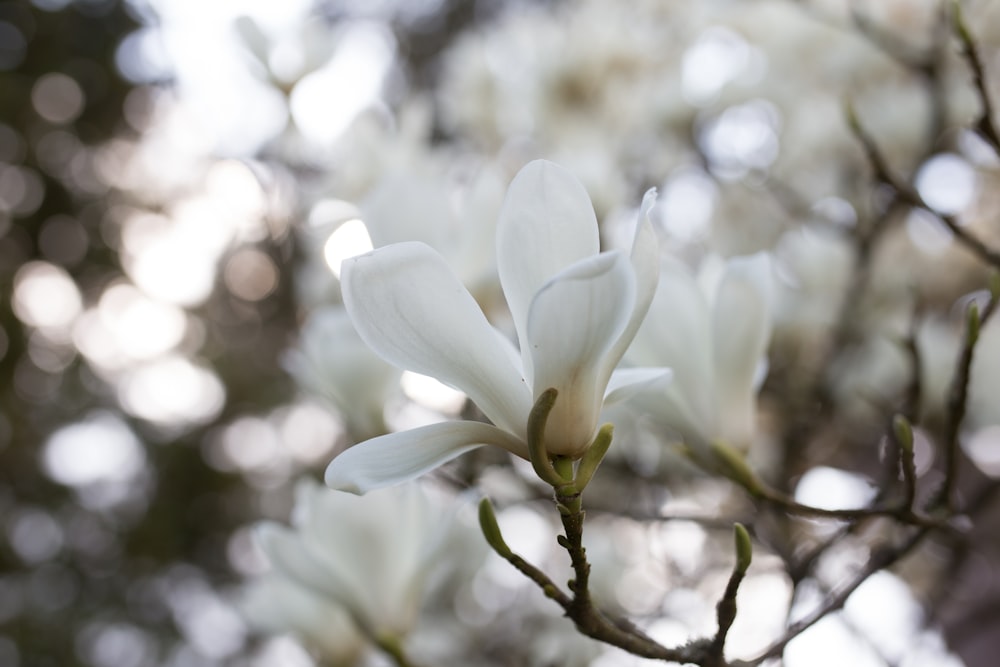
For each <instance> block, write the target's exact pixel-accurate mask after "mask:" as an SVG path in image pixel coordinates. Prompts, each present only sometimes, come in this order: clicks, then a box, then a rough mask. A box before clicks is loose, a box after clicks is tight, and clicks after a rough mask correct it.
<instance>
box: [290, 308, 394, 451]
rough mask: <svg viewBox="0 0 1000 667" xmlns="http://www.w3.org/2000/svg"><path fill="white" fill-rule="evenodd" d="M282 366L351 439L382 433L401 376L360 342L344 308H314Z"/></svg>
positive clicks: (384, 430)
mask: <svg viewBox="0 0 1000 667" xmlns="http://www.w3.org/2000/svg"><path fill="white" fill-rule="evenodd" d="M284 363H285V367H286V368H287V369H288V371H289V372H290V373H291V374H292V376H293V377H294V378H295V380H296V382H298V383H299V385H300V386H301V387H303V388H304V389H305V390H306V391H309V392H311V393H313V394H316V395H318V396H321V397H322V398H324V399H326V400H327V401H328V402H329V403H331V404H332V405H333V406H334V407H335V408H337V410H338V412H339V413H340V415H341V417H342V418H343V420H344V424H345V426H346V428H347V431H348V433H350V435H351V437H352V438H353V439H354V440H356V441H360V440H364V439H366V438H371V437H374V436H376V435H381V434H382V433H385V432H386V426H385V415H384V411H385V406H386V402H387V401H388V400H389V399H390V398H391V397H392V396H393V395H394V394H396V393H398V390H399V380H400V376H401V375H402V372H401V371H400V370H399V369H397V368H395V367H394V366H391V365H389V364H387V363H386V362H384V361H383V360H382V359H381V357H379V356H378V355H376V354H374V353H373V352H372V351H371V349H370V348H369V347H368V346H367V345H365V344H364V342H363V341H362V340H361V338H360V337H359V336H358V333H357V332H356V331H355V330H354V326H353V325H352V324H351V318H350V317H349V316H348V315H347V311H345V310H344V309H343V308H339V307H326V308H317V309H316V310H314V311H313V312H312V313H311V314H310V315H309V318H308V319H307V320H306V322H305V324H303V326H302V330H301V334H300V337H299V341H298V344H297V346H296V347H294V348H292V349H291V350H289V351H288V352H287V353H286V355H285V359H284Z"/></svg>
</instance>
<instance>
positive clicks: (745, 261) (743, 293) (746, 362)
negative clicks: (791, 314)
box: [712, 253, 772, 447]
mask: <svg viewBox="0 0 1000 667" xmlns="http://www.w3.org/2000/svg"><path fill="white" fill-rule="evenodd" d="M771 289H772V282H771V263H770V259H769V257H768V256H767V255H765V254H763V253H759V254H757V255H754V256H752V257H747V258H738V259H733V260H730V261H729V262H728V265H727V267H726V273H725V276H724V277H723V278H722V282H721V283H720V284H719V291H718V293H717V295H716V299H715V306H714V309H713V317H712V319H713V321H712V328H713V331H712V338H713V342H714V346H715V376H716V379H715V385H716V401H717V409H718V414H719V418H720V424H719V426H720V432H719V433H718V435H719V436H720V437H722V438H723V439H725V440H727V441H728V442H729V443H730V444H731V445H733V446H735V447H746V446H748V445H749V444H750V443H749V439H750V438H751V437H752V436H753V431H754V413H755V406H756V400H755V394H756V391H755V387H754V375H755V373H756V371H757V367H758V364H759V363H760V360H761V357H762V356H763V355H764V353H765V352H766V350H767V344H768V341H769V340H770V337H771V319H772V315H771Z"/></svg>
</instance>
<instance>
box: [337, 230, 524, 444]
mask: <svg viewBox="0 0 1000 667" xmlns="http://www.w3.org/2000/svg"><path fill="white" fill-rule="evenodd" d="M341 278H342V280H343V284H342V289H343V293H344V305H345V306H346V307H347V311H348V312H349V313H350V314H351V319H352V320H353V321H354V325H355V327H356V328H357V331H358V334H359V335H360V336H361V338H362V339H363V340H364V341H365V342H366V343H367V344H368V345H369V346H371V348H372V349H373V350H375V351H376V352H377V353H378V354H379V355H381V356H382V358H383V359H385V360H386V361H388V362H390V363H392V364H395V365H397V366H399V367H401V368H405V369H407V370H411V371H415V372H417V373H423V374H424V375H430V376H431V377H434V378H437V379H438V380H441V381H442V382H444V383H446V384H450V385H452V386H454V387H458V388H459V389H461V390H462V391H464V392H465V393H466V394H467V395H468V396H469V398H471V399H472V400H473V402H475V404H476V405H477V406H479V409H480V410H482V411H483V413H485V414H486V416H487V417H489V418H490V419H491V420H492V421H493V423H495V424H496V425H497V426H499V427H501V428H504V429H506V430H508V431H510V432H512V433H515V434H517V435H519V436H520V435H522V434H523V433H524V428H525V421H526V419H527V415H528V412H529V411H530V410H531V396H530V394H529V391H528V388H527V385H526V384H525V382H524V379H523V378H522V377H521V373H520V371H519V369H517V368H516V367H515V366H514V365H512V364H511V363H510V357H509V356H508V354H507V353H506V351H505V350H504V349H503V347H502V346H501V345H500V343H499V341H498V339H497V335H496V333H495V331H494V330H493V328H492V327H491V326H490V324H489V322H487V321H486V317H485V316H484V315H483V312H482V311H481V310H480V309H479V306H478V305H477V304H476V302H475V300H474V299H473V298H472V296H471V295H470V294H469V292H468V291H467V290H466V289H465V287H463V286H462V283H461V282H460V281H459V279H458V278H457V277H456V276H455V274H454V273H453V272H452V271H451V269H450V268H448V265H447V264H445V262H444V260H443V259H442V258H441V256H440V255H438V254H437V253H436V252H434V251H433V250H432V249H431V248H429V247H427V246H426V245H424V244H422V243H396V244H393V245H389V246H385V247H384V248H379V249H378V250H375V251H373V252H370V253H368V254H366V255H361V256H359V257H353V258H351V259H348V260H345V261H344V265H343V271H342V274H341Z"/></svg>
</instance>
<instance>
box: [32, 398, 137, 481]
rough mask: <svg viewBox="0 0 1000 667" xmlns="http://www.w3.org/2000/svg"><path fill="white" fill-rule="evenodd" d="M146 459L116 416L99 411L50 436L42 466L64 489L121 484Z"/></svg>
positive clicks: (134, 473) (128, 430)
mask: <svg viewBox="0 0 1000 667" xmlns="http://www.w3.org/2000/svg"><path fill="white" fill-rule="evenodd" d="M145 464H146V456H145V454H144V452H143V449H142V445H140V444H139V441H138V439H137V438H136V437H135V434H134V433H132V431H131V429H129V427H128V426H126V425H125V423H124V422H123V421H122V420H121V419H120V418H118V417H116V416H114V415H112V414H110V413H106V412H99V413H95V414H92V415H90V416H89V417H87V419H85V420H83V421H80V422H77V423H75V424H70V425H69V426H64V427H63V428H61V429H59V430H58V431H56V432H55V433H53V434H52V435H51V437H49V439H48V441H47V442H46V443H45V447H44V449H43V450H42V465H43V468H44V470H45V473H46V474H47V475H48V476H49V477H50V478H52V479H53V480H55V481H57V482H59V483H60V484H65V485H67V486H77V487H78V486H87V485H90V484H97V483H100V482H124V481H127V480H129V479H131V478H132V477H134V476H135V475H137V474H139V473H140V472H142V470H143V469H144V467H145Z"/></svg>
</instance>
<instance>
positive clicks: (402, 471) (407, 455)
mask: <svg viewBox="0 0 1000 667" xmlns="http://www.w3.org/2000/svg"><path fill="white" fill-rule="evenodd" d="M484 444H490V445H498V446H500V447H503V448H504V449H506V450H507V451H509V452H511V453H513V454H516V455H518V456H520V457H522V458H525V459H527V458H528V447H527V445H526V444H525V443H524V442H523V441H521V440H518V439H517V438H515V437H514V436H512V435H510V434H509V433H507V432H505V431H502V430H500V429H498V428H496V427H495V426H491V425H489V424H483V423H480V422H459V421H455V422H443V423H440V424H431V425H429V426H423V427H421V428H416V429H413V430H410V431H401V432H399V433H390V434H389V435H383V436H381V437H378V438H373V439H372V440H367V441H365V442H362V443H361V444H358V445H355V446H354V447H351V448H350V449H348V450H347V451H345V452H343V453H341V454H340V455H338V456H337V457H336V458H335V459H333V461H331V462H330V465H329V466H328V467H327V469H326V477H325V479H326V484H327V486H331V487H333V488H335V489H340V490H342V491H350V492H352V493H367V492H368V491H371V490H373V489H378V488H381V487H384V486H391V485H393V484H399V483H400V482H405V481H407V480H410V479H413V478H415V477H418V476H419V475H422V474H424V473H425V472H428V471H430V470H433V469H434V468H437V467H438V466H440V465H442V464H444V463H447V462H448V461H450V460H452V459H454V458H456V457H458V456H461V455H462V454H464V453H465V452H468V451H471V450H473V449H475V448H476V447H480V446H482V445H484Z"/></svg>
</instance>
